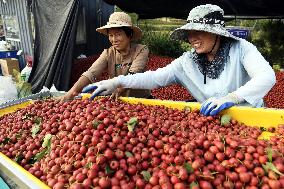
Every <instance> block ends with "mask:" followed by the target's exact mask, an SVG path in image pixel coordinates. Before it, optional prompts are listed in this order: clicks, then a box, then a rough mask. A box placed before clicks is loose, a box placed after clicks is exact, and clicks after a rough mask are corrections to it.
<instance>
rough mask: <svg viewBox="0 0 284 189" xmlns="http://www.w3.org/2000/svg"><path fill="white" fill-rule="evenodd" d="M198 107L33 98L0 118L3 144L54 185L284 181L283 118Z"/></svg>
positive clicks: (204, 185)
mask: <svg viewBox="0 0 284 189" xmlns="http://www.w3.org/2000/svg"><path fill="white" fill-rule="evenodd" d="M223 118H224V116H223V117H221V118H220V116H215V117H212V116H208V117H206V116H203V115H201V114H200V113H199V112H198V111H197V110H193V111H190V110H189V109H188V108H185V109H184V110H178V109H170V108H166V107H164V106H146V105H142V104H136V105H134V104H128V103H125V102H121V101H114V100H111V99H109V98H99V99H95V100H94V101H89V100H79V99H76V100H72V101H68V102H60V101H57V100H54V99H47V100H42V101H35V102H34V103H33V104H31V105H29V106H27V107H26V108H23V109H20V110H18V111H16V112H14V113H10V114H7V115H4V116H3V117H1V118H0V151H1V152H2V153H4V154H5V155H7V156H8V157H9V158H11V159H13V160H15V161H16V162H18V163H19V164H20V165H21V166H22V167H24V168H25V169H26V170H28V171H29V172H30V173H31V174H33V175H34V176H36V177H37V178H39V179H40V180H41V181H43V182H45V183H46V184H47V185H48V186H50V187H51V188H54V189H63V188H71V189H88V188H94V189H106V188H111V189H120V188H121V189H131V188H133V189H134V188H137V189H140V188H141V189H142V188H143V189H144V188H145V189H150V188H154V189H171V188H173V189H187V188H188V189H189V188H191V189H198V188H201V189H212V188H219V189H223V188H225V189H227V188H228V189H229V188H236V189H242V188H247V189H257V188H261V189H269V188H271V189H279V188H284V175H283V174H284V157H283V155H284V140H283V136H284V125H279V126H278V127H277V128H276V129H273V132H274V133H275V136H274V137H272V138H271V139H270V140H258V139H257V138H258V136H259V135H260V134H261V132H262V130H261V129H260V128H257V127H248V126H246V125H244V124H242V123H238V122H237V121H236V120H234V119H228V117H225V118H226V119H225V118H224V119H223Z"/></svg>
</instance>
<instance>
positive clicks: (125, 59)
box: [62, 12, 150, 100]
mask: <svg viewBox="0 0 284 189" xmlns="http://www.w3.org/2000/svg"><path fill="white" fill-rule="evenodd" d="M96 31H98V32H100V33H102V34H104V35H107V36H108V38H109V41H110V43H111V45H112V46H111V47H110V48H108V49H105V50H104V51H103V52H102V54H101V55H100V57H99V58H98V59H97V60H96V61H95V62H94V63H93V65H92V66H91V67H90V68H89V69H88V70H87V71H86V72H84V73H83V74H82V76H81V77H80V78H79V80H78V81H77V82H76V83H75V84H74V86H73V87H72V88H71V89H70V90H69V91H68V92H67V94H66V95H65V96H63V98H62V100H69V99H71V98H73V97H74V96H76V95H77V94H78V93H79V92H81V90H82V89H83V87H85V86H87V85H88V84H90V83H93V82H95V80H96V78H97V77H99V76H100V74H101V73H102V72H103V71H104V70H105V69H107V70H108V74H109V76H110V78H113V77H116V76H119V75H127V74H133V73H137V72H144V71H145V70H144V69H145V66H146V64H147V62H148V54H149V50H148V48H147V46H145V45H141V44H134V43H132V42H133V41H137V40H139V39H141V37H142V31H141V30H140V28H138V27H136V26H133V24H132V22H131V18H130V16H129V15H128V14H126V13H124V12H114V13H113V14H111V15H110V17H109V21H108V23H107V24H106V25H105V26H102V27H100V28H97V29H96ZM120 95H122V96H133V97H141V98H148V97H149V96H150V91H149V90H141V89H140V90H137V89H136V90H135V89H128V90H127V89H124V88H118V89H117V90H115V91H114V92H113V97H115V98H117V97H118V96H120Z"/></svg>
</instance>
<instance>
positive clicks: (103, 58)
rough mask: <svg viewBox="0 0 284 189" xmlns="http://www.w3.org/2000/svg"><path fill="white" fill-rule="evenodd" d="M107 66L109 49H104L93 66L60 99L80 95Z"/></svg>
mask: <svg viewBox="0 0 284 189" xmlns="http://www.w3.org/2000/svg"><path fill="white" fill-rule="evenodd" d="M106 66H107V50H104V51H103V52H102V54H101V55H100V57H99V58H98V59H97V60H96V61H95V62H94V63H93V64H92V66H91V67H90V68H89V69H88V70H87V71H86V72H84V73H83V74H82V76H81V77H80V78H79V79H78V81H77V82H76V83H75V84H74V85H73V86H72V88H71V89H70V90H69V91H68V92H67V93H66V94H65V95H64V96H62V97H61V98H60V99H61V100H63V101H65V100H70V99H72V98H74V96H76V95H78V93H80V92H81V91H82V89H83V88H84V87H85V86H87V85H89V84H90V83H93V82H94V81H95V78H96V77H98V76H99V75H100V74H101V73H102V72H103V70H104V69H106Z"/></svg>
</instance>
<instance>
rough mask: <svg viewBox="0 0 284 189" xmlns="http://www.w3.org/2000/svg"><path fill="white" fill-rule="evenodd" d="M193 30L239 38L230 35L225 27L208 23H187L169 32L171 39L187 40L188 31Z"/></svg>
mask: <svg viewBox="0 0 284 189" xmlns="http://www.w3.org/2000/svg"><path fill="white" fill-rule="evenodd" d="M190 30H195V31H204V32H209V33H213V34H216V35H220V36H224V37H229V38H232V39H235V40H240V38H238V37H236V36H234V35H232V34H231V33H230V32H228V31H227V30H226V29H225V27H223V26H221V25H217V24H216V25H213V24H211V25H209V24H201V23H193V22H191V23H187V24H185V25H183V26H181V27H180V28H177V29H175V30H174V31H173V32H172V33H171V34H170V38H171V39H173V40H182V41H186V42H188V31H190Z"/></svg>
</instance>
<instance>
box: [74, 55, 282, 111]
mask: <svg viewBox="0 0 284 189" xmlns="http://www.w3.org/2000/svg"><path fill="white" fill-rule="evenodd" d="M97 58H98V55H96V56H90V57H88V58H83V59H77V60H76V61H75V62H74V64H73V69H72V77H71V85H73V84H74V83H75V82H76V81H77V80H78V78H79V77H80V76H81V74H82V73H83V72H84V71H86V70H87V69H88V68H89V67H90V66H91V65H92V63H93V62H94V61H95V60H96V59H97ZM173 60H174V58H169V57H161V56H157V55H152V54H150V55H149V61H148V64H147V70H156V69H158V68H162V67H165V66H166V65H168V64H169V63H171V62H172V61H173ZM107 78H108V74H107V72H104V73H103V74H102V76H101V77H99V78H98V81H100V80H103V79H107ZM276 78H277V83H276V85H275V86H274V87H273V88H272V89H271V91H270V92H269V93H268V94H267V95H266V96H265V98H264V100H265V106H266V107H268V108H282V109H284V96H283V94H284V87H283V86H284V73H283V72H277V73H276ZM151 94H152V96H153V97H154V98H155V99H160V100H175V101H194V98H193V97H192V96H191V94H190V93H189V92H188V91H187V90H186V89H185V88H184V87H182V86H181V85H178V84H174V85H171V86H167V87H162V88H159V89H154V90H152V92H151Z"/></svg>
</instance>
